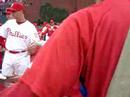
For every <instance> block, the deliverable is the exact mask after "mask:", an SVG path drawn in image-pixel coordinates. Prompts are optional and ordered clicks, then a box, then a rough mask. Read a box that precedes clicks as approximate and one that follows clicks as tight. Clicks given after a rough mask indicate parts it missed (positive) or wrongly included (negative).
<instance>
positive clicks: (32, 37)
mask: <svg viewBox="0 0 130 97" xmlns="http://www.w3.org/2000/svg"><path fill="white" fill-rule="evenodd" d="M29 40H30V43H29V44H32V43H36V42H38V41H40V38H39V35H38V32H37V30H36V28H35V26H33V25H32V27H31V29H30V34H29Z"/></svg>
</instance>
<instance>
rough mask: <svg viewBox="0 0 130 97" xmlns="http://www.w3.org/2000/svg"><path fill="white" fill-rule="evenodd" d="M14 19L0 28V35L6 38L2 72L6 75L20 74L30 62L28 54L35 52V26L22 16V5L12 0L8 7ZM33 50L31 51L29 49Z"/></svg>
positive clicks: (36, 39)
mask: <svg viewBox="0 0 130 97" xmlns="http://www.w3.org/2000/svg"><path fill="white" fill-rule="evenodd" d="M9 9H10V11H12V15H13V17H14V18H15V19H11V20H8V21H7V22H6V23H5V24H3V25H2V27H1V28H0V36H2V37H4V38H6V43H5V48H6V51H5V55H4V60H3V64H2V74H3V75H4V76H6V77H12V76H21V75H22V74H23V73H24V71H25V70H26V68H27V67H28V65H29V64H30V54H31V53H32V51H33V53H35V52H34V51H36V49H35V50H34V47H35V48H37V46H36V42H37V41H39V36H38V33H37V30H36V28H35V26H34V25H33V24H32V23H30V22H29V21H28V20H26V18H25V17H24V9H25V7H24V5H23V4H22V3H20V2H14V3H13V4H12V5H11V7H10V8H9ZM32 48H33V50H32V51H31V49H32Z"/></svg>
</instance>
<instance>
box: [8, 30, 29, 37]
mask: <svg viewBox="0 0 130 97" xmlns="http://www.w3.org/2000/svg"><path fill="white" fill-rule="evenodd" d="M7 33H8V35H10V36H14V37H18V38H22V39H27V36H26V35H24V34H22V33H20V32H19V31H15V32H14V33H13V32H12V31H11V29H10V28H7Z"/></svg>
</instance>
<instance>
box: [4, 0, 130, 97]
mask: <svg viewBox="0 0 130 97" xmlns="http://www.w3.org/2000/svg"><path fill="white" fill-rule="evenodd" d="M129 4H130V1H129V0H105V1H104V2H103V3H101V4H99V5H94V6H91V7H89V8H85V9H82V10H80V11H78V12H76V13H74V14H72V15H70V16H69V17H68V18H67V19H66V20H65V21H64V22H63V23H62V24H61V25H60V27H59V28H58V30H57V31H56V33H54V34H53V35H52V37H51V38H50V39H49V40H48V42H47V43H46V44H45V45H44V46H43V47H42V48H41V50H40V51H39V53H38V54H37V56H36V58H35V59H34V62H33V65H32V68H30V69H28V70H27V71H26V73H25V74H24V76H23V77H22V78H21V79H20V81H19V84H21V82H22V83H23V85H26V87H29V88H30V89H28V91H31V92H32V93H35V94H36V95H38V97H63V96H64V95H67V96H68V95H71V97H81V95H80V94H79V93H80V92H79V77H80V76H82V77H83V78H84V79H85V82H84V84H85V86H86V88H87V90H88V97H106V93H107V90H108V87H109V84H110V81H111V79H112V76H113V74H114V71H115V69H116V65H117V63H118V60H119V57H120V54H121V51H122V48H123V45H124V42H125V38H126V36H127V33H128V29H129V24H130V6H129ZM19 88H20V89H21V88H22V86H21V87H19ZM14 90H15V91H16V89H15V88H14ZM23 90H24V89H23ZM74 91H77V92H74ZM21 92H22V90H21V91H20V90H18V89H17V92H16V96H15V97H22V96H17V94H18V93H21ZM11 93H12V92H10V93H9V95H10V94H11ZM23 93H24V92H23ZM74 93H77V94H76V95H75V94H74ZM6 97H13V96H6ZM24 97H31V96H24Z"/></svg>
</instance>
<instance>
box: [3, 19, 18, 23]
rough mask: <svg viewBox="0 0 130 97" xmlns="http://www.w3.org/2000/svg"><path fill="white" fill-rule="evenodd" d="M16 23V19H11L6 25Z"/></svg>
mask: <svg viewBox="0 0 130 97" xmlns="http://www.w3.org/2000/svg"><path fill="white" fill-rule="evenodd" d="M14 22H16V20H15V19H10V20H7V21H6V22H5V23H14Z"/></svg>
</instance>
